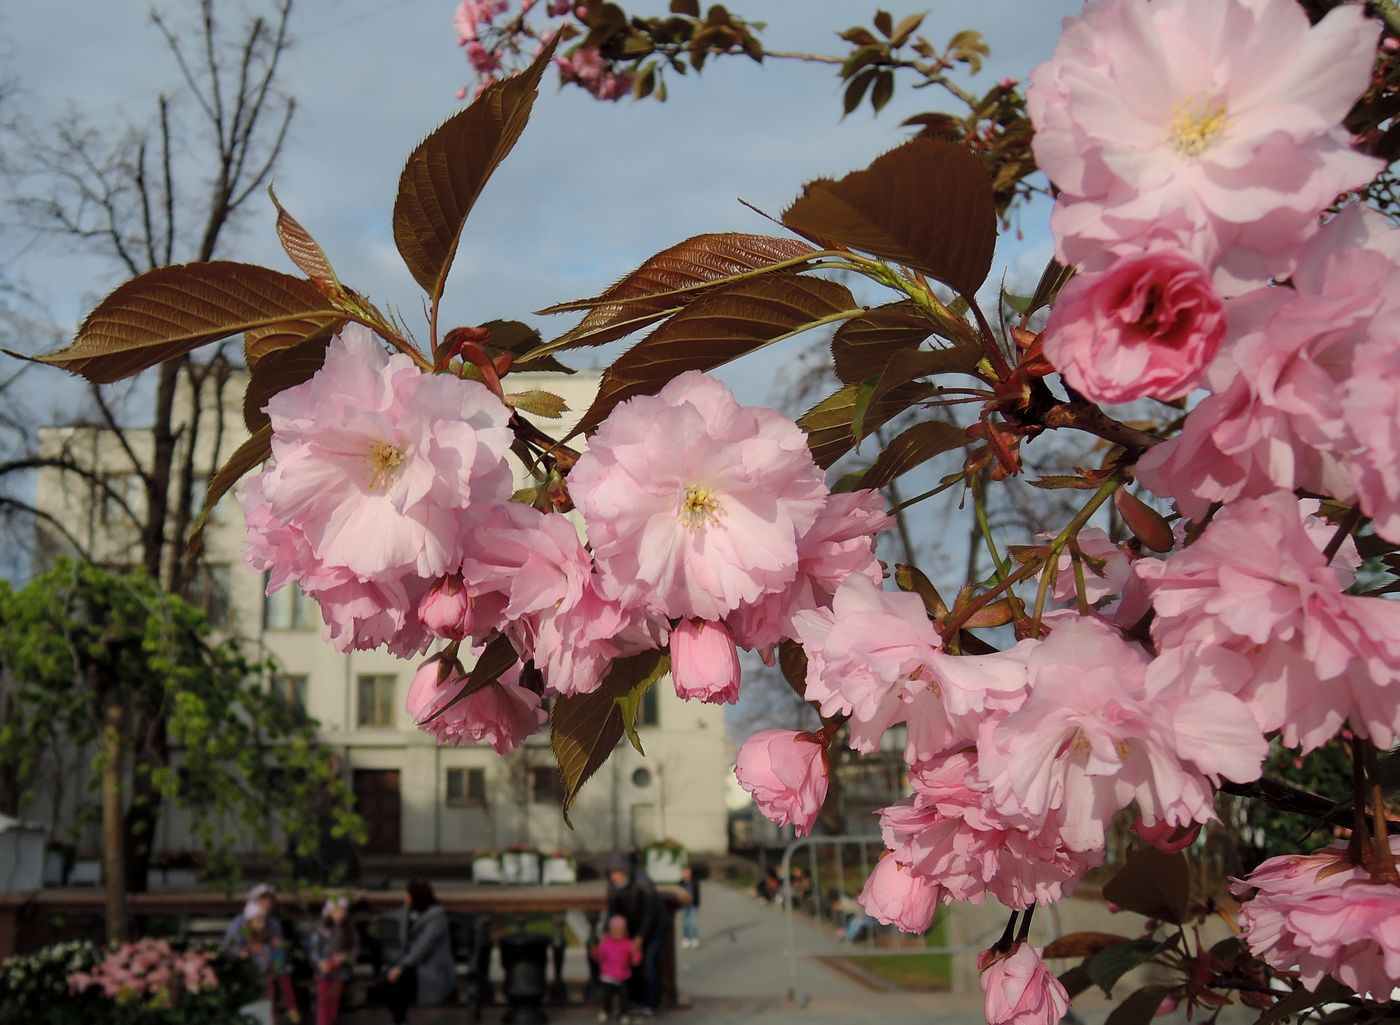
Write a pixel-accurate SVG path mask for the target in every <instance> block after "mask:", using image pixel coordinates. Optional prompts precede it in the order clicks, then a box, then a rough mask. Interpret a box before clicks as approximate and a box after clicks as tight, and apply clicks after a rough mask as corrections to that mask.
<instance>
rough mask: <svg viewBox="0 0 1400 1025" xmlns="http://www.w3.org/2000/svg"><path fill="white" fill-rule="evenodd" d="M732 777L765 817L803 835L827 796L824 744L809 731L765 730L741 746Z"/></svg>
mask: <svg viewBox="0 0 1400 1025" xmlns="http://www.w3.org/2000/svg"><path fill="white" fill-rule="evenodd" d="M734 775H735V776H736V777H737V778H738V780H739V785H740V786H741V787H743V788H744V789H745V790H747V791H748V792H749V793H750V794H752V795H753V800H754V803H755V804H756V805H758V810H759V811H760V812H762V813H763V815H764V817H765V818H767V819H769V820H770V821H772V822H775V823H776V824H778V825H780V826H785V825H787V824H788V823H791V824H792V827H793V829H794V831H795V832H796V833H797V835H798V836H806V835H807V834H808V833H810V832H811V831H812V825H813V823H815V822H816V820H817V814H818V812H820V811H821V808H822V802H823V801H825V800H826V784H827V763H826V745H825V743H823V741H822V740H821V738H820V737H818V736H817V735H816V734H814V733H797V732H794V731H793V730H764V731H762V732H760V733H755V734H754V735H753V736H751V737H749V739H748V740H746V741H744V743H743V744H742V745H741V746H740V748H739V754H738V757H737V758H736V759H735V760H734Z"/></svg>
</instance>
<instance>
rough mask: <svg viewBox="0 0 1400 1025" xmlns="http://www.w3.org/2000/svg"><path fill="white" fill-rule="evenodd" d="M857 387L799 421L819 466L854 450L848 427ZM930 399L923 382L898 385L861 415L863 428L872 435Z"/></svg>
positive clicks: (851, 386)
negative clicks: (910, 408) (912, 407)
mask: <svg viewBox="0 0 1400 1025" xmlns="http://www.w3.org/2000/svg"><path fill="white" fill-rule="evenodd" d="M860 387H861V386H860V385H858V384H848V385H846V386H845V387H844V388H841V389H840V390H839V391H837V392H835V393H833V394H831V395H829V396H827V397H826V398H824V399H822V401H820V402H818V403H817V404H816V405H815V406H813V407H812V408H811V409H809V410H807V412H805V413H803V414H802V416H801V418H799V419H798V421H797V426H798V427H801V428H802V429H803V430H804V431H806V432H807V447H808V448H810V449H811V450H812V458H813V459H815V460H816V462H817V465H818V466H820V467H823V468H825V467H828V466H830V465H831V464H832V463H834V462H836V460H838V459H840V458H841V457H842V456H843V455H845V454H846V453H847V452H849V451H850V450H851V449H852V448H853V447H855V435H854V434H853V433H852V430H851V425H852V422H853V421H854V418H855V411H856V398H857V395H858V393H859V391H860ZM932 395H933V388H932V386H931V385H927V384H923V383H922V382H914V383H911V384H905V385H900V386H899V387H898V388H894V389H892V390H891V391H890V392H889V393H888V394H886V395H885V397H884V398H882V399H881V400H880V401H879V402H878V403H872V404H871V405H870V407H869V408H868V409H865V410H864V411H863V413H864V415H863V417H862V420H863V424H864V427H865V429H866V430H867V431H873V430H875V429H876V428H877V427H879V426H881V425H882V424H885V423H888V422H889V421H890V420H892V419H893V418H894V417H896V416H898V415H899V414H900V413H902V412H904V411H905V410H906V409H908V408H909V407H910V406H912V405H914V404H915V403H917V402H922V401H924V400H925V399H927V398H929V397H930V396H932Z"/></svg>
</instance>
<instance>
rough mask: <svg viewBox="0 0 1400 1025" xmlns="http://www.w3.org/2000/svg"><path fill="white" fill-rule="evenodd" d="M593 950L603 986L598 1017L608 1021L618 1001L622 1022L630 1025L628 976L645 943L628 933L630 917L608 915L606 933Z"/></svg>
mask: <svg viewBox="0 0 1400 1025" xmlns="http://www.w3.org/2000/svg"><path fill="white" fill-rule="evenodd" d="M590 953H591V954H592V957H593V960H595V961H597V962H598V981H599V982H600V983H602V987H603V1009H602V1010H601V1011H599V1012H598V1020H599V1021H607V1020H608V1019H609V1018H610V1017H611V1016H612V1014H613V1013H614V1004H615V1005H616V1013H617V1014H618V1016H619V1018H620V1020H621V1022H622V1025H628V1023H629V1022H631V1020H632V1018H631V1015H629V1014H628V1011H629V1010H630V1003H629V1001H628V999H627V980H628V979H630V978H631V977H632V969H633V968H634V967H635V966H636V965H639V964H641V963H642V945H641V943H640V942H639V941H637V940H633V939H631V938H629V937H628V935H627V919H625V918H623V917H622V916H621V915H613V916H612V917H611V918H609V919H608V931H607V935H605V936H604V937H603V938H602V939H601V940H599V941H598V945H597V946H596V947H594V948H593V950H592V951H590Z"/></svg>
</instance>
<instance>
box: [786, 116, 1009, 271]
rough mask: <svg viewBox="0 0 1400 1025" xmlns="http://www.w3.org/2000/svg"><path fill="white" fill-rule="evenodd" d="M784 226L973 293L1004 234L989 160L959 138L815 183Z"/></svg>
mask: <svg viewBox="0 0 1400 1025" xmlns="http://www.w3.org/2000/svg"><path fill="white" fill-rule="evenodd" d="M783 223H784V224H786V225H787V226H788V227H790V228H792V229H793V230H794V231H797V232H800V233H802V234H804V235H807V236H810V237H815V238H821V239H830V240H832V241H834V242H839V243H841V244H842V245H846V246H849V247H850V248H852V249H858V250H861V251H863V252H867V253H871V254H873V255H875V256H878V257H880V258H882V259H885V260H890V261H893V262H894V263H898V264H903V265H904V266H906V267H910V268H912V269H914V270H917V271H922V272H923V273H924V274H927V275H929V276H930V277H933V278H936V279H937V280H939V281H942V282H943V283H944V284H947V285H951V286H952V287H953V288H954V289H956V290H957V291H958V292H959V293H961V294H962V295H966V296H970V295H973V294H975V293H976V291H977V289H978V287H979V286H980V285H981V284H982V282H983V281H984V280H985V279H986V277H987V271H988V270H990V269H991V265H992V250H993V248H994V247H995V246H996V235H997V217H996V200H995V197H994V195H993V192H992V185H991V181H990V180H989V179H988V177H987V171H986V168H985V167H984V166H983V165H982V161H981V160H979V159H978V158H977V157H976V156H974V155H973V153H972V152H971V151H970V150H968V149H967V148H966V147H965V146H962V145H960V144H958V143H955V142H947V141H944V140H938V139H928V138H923V137H915V138H913V139H910V140H909V141H908V142H906V143H905V144H904V145H902V146H900V147H898V148H897V149H893V150H891V151H890V152H888V153H886V154H885V155H884V156H882V157H879V158H877V159H876V160H875V162H874V163H872V164H871V165H870V166H869V167H868V168H866V169H865V170H863V171H855V172H853V173H851V174H848V175H846V177H844V178H842V179H841V180H840V181H830V180H828V179H820V180H818V181H815V182H812V183H811V184H809V185H808V186H807V187H806V189H804V190H803V192H802V195H801V196H799V197H798V199H797V201H796V202H795V203H793V204H792V206H790V207H789V208H788V209H787V212H786V213H784V214H783Z"/></svg>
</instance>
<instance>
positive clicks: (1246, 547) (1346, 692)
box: [1138, 492, 1400, 752]
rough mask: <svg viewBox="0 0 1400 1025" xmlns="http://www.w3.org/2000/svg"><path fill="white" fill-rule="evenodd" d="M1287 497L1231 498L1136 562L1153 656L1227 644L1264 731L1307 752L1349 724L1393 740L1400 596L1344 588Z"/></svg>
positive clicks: (1399, 729)
mask: <svg viewBox="0 0 1400 1025" xmlns="http://www.w3.org/2000/svg"><path fill="white" fill-rule="evenodd" d="M1322 544H1325V536H1322V535H1321V532H1318V533H1317V534H1313V533H1310V532H1309V530H1308V528H1307V527H1305V526H1304V524H1303V522H1302V518H1301V516H1300V510H1299V505H1298V501H1297V500H1296V499H1295V498H1294V497H1293V496H1292V495H1291V494H1288V493H1286V492H1285V493H1279V494H1275V495H1272V496H1270V497H1268V498H1260V499H1249V500H1242V501H1238V502H1234V503H1231V504H1230V505H1227V506H1226V507H1225V508H1223V509H1222V510H1221V511H1220V512H1219V513H1217V514H1216V516H1215V518H1214V519H1213V520H1211V522H1210V525H1209V526H1208V527H1206V529H1205V530H1204V531H1203V532H1202V534H1201V536H1200V538H1199V539H1197V541H1196V543H1195V544H1193V545H1191V546H1190V547H1188V548H1186V549H1184V550H1182V551H1179V552H1176V553H1175V554H1173V555H1172V556H1171V557H1170V558H1168V559H1166V560H1164V561H1157V560H1142V561H1141V562H1140V563H1139V564H1138V565H1140V566H1142V572H1143V574H1144V576H1145V579H1146V580H1147V583H1148V586H1149V588H1150V591H1151V597H1152V605H1153V607H1154V608H1155V610H1156V612H1157V616H1156V619H1155V620H1154V621H1153V624H1152V636H1153V639H1154V640H1155V641H1156V643H1157V648H1158V650H1159V651H1168V650H1170V649H1173V648H1179V647H1183V646H1188V645H1197V644H1199V645H1206V646H1213V647H1220V648H1225V649H1228V650H1230V651H1233V652H1235V653H1237V654H1238V655H1240V656H1241V657H1243V658H1244V659H1246V660H1247V662H1248V672H1246V673H1244V674H1243V680H1242V682H1241V683H1240V685H1239V686H1238V687H1237V688H1235V693H1237V694H1238V696H1239V697H1240V698H1241V699H1242V700H1244V701H1245V703H1246V704H1247V705H1248V706H1249V709H1250V711H1251V712H1252V713H1253V715H1254V718H1255V719H1256V720H1257V722H1258V724H1259V727H1260V728H1261V729H1263V730H1281V731H1282V739H1283V742H1284V743H1285V744H1286V745H1288V746H1289V747H1300V748H1302V749H1303V750H1304V751H1305V752H1306V751H1311V750H1313V749H1314V748H1316V747H1319V746H1321V745H1322V744H1324V743H1326V742H1327V740H1329V739H1330V738H1331V737H1332V736H1334V735H1335V734H1336V733H1337V731H1338V730H1340V729H1341V727H1342V724H1343V723H1344V722H1347V721H1350V723H1351V727H1352V728H1353V729H1354V730H1356V732H1357V733H1359V734H1360V735H1362V736H1366V737H1370V738H1371V739H1372V740H1374V741H1375V742H1376V743H1377V744H1380V745H1382V746H1387V747H1388V746H1389V745H1391V744H1392V743H1394V742H1395V739H1396V738H1397V737H1400V700H1397V699H1398V698H1400V603H1395V602H1389V601H1385V600H1383V599H1380V598H1364V597H1357V596H1354V595H1348V594H1345V593H1343V592H1344V589H1345V588H1346V587H1347V586H1348V585H1349V584H1350V581H1351V571H1350V569H1349V568H1348V567H1347V566H1346V565H1343V566H1341V567H1340V568H1339V567H1334V566H1329V565H1328V564H1327V561H1326V560H1325V559H1324V558H1323V555H1322V552H1321V551H1320V548H1319V546H1320V545H1322Z"/></svg>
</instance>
